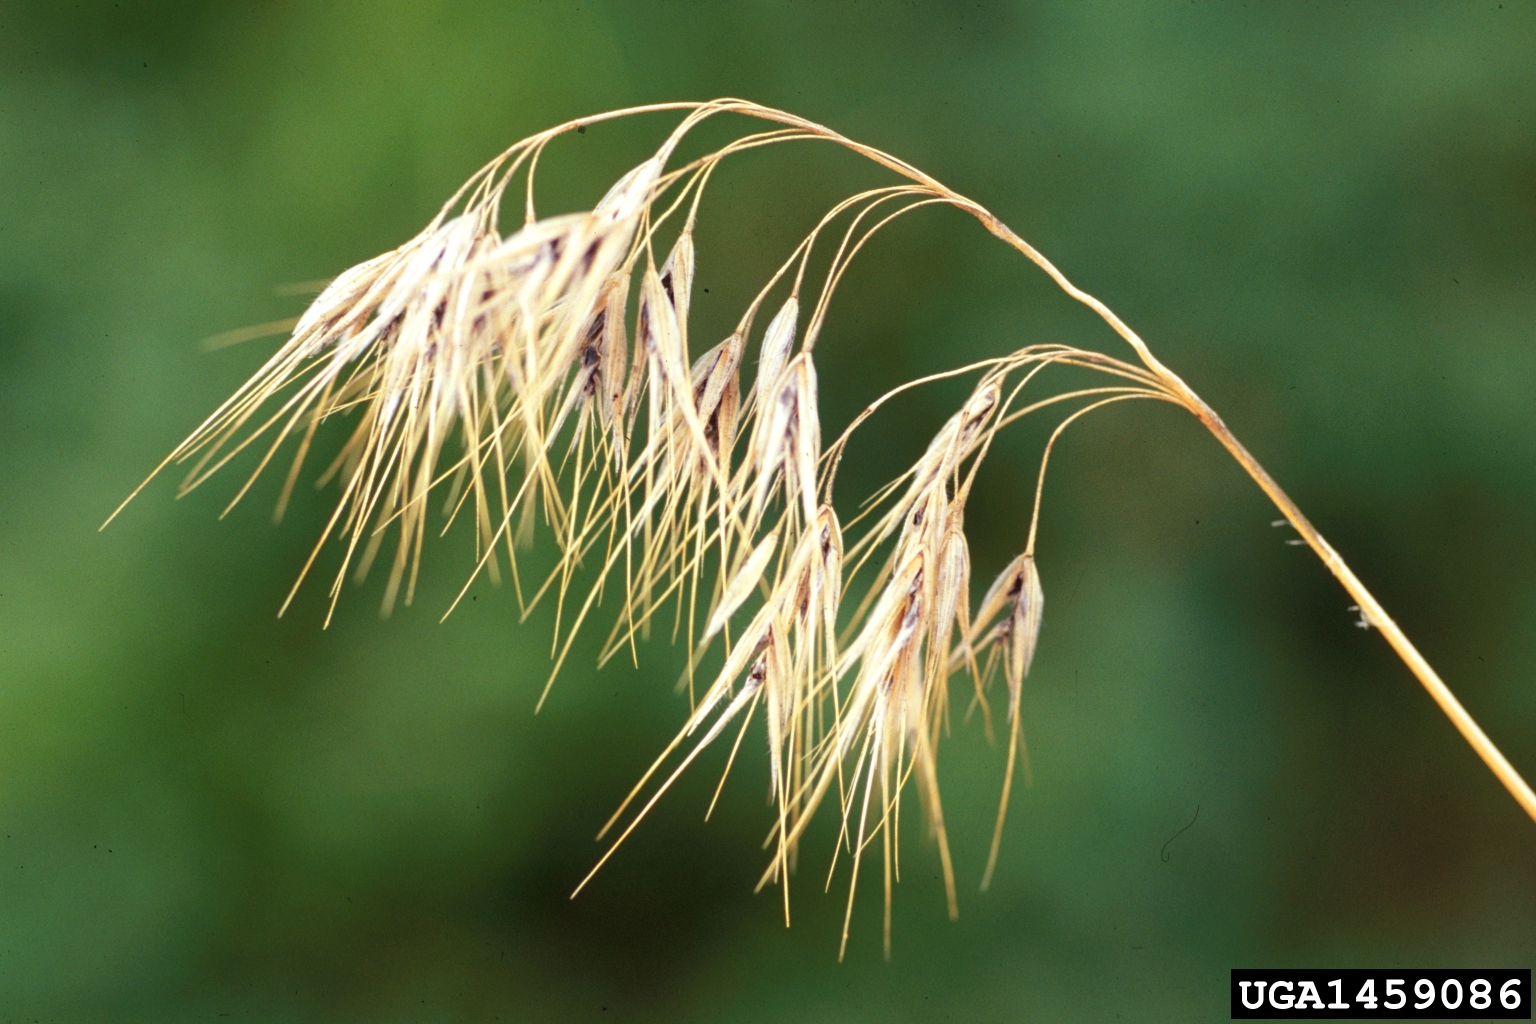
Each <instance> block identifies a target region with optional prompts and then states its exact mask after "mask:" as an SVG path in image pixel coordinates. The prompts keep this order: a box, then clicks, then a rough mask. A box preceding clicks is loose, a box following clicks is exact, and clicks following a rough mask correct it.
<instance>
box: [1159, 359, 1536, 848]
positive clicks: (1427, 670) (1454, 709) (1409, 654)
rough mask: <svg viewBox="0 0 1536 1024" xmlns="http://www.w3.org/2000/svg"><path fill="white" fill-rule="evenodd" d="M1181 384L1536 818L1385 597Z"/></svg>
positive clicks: (1535, 803)
mask: <svg viewBox="0 0 1536 1024" xmlns="http://www.w3.org/2000/svg"><path fill="white" fill-rule="evenodd" d="M1179 384H1180V385H1181V388H1180V391H1181V392H1182V396H1183V397H1184V398H1185V400H1186V405H1187V407H1188V408H1189V411H1190V412H1192V413H1194V414H1195V416H1196V417H1198V418H1199V420H1200V422H1201V423H1203V424H1205V426H1206V428H1207V429H1208V430H1210V432H1211V433H1212V434H1215V435H1216V439H1217V440H1218V441H1220V442H1221V443H1222V444H1223V445H1224V446H1225V447H1226V449H1227V451H1229V452H1231V453H1232V457H1233V458H1235V459H1236V460H1237V462H1238V465H1240V466H1242V467H1243V469H1244V470H1246V471H1247V473H1248V475H1249V476H1251V477H1253V480H1254V483H1256V484H1258V485H1259V487H1260V488H1261V489H1262V490H1263V491H1264V493H1265V494H1267V495H1269V500H1271V501H1273V502H1274V503H1275V507H1276V508H1278V509H1279V510H1280V511H1281V512H1282V513H1284V515H1285V518H1286V519H1287V520H1289V521H1290V523H1291V525H1292V526H1294V527H1295V528H1296V532H1297V533H1299V534H1301V536H1302V539H1303V540H1305V541H1306V542H1307V545H1308V546H1309V547H1310V548H1311V549H1312V550H1313V551H1315V552H1316V553H1317V557H1318V558H1321V559H1322V560H1323V564H1324V565H1326V566H1327V567H1328V569H1329V571H1330V572H1332V573H1333V574H1334V575H1335V576H1337V577H1338V579H1339V582H1340V583H1342V584H1344V589H1345V590H1347V591H1349V596H1350V597H1352V598H1354V599H1355V601H1356V602H1357V603H1358V604H1359V605H1360V614H1361V616H1362V618H1363V620H1364V621H1365V622H1366V623H1368V624H1369V625H1372V626H1375V627H1376V628H1377V629H1379V630H1380V631H1381V635H1382V636H1384V637H1386V640H1387V643H1389V644H1391V645H1392V649H1393V650H1394V651H1396V652H1397V656H1398V657H1400V658H1402V659H1403V663H1404V664H1405V665H1407V666H1408V669H1409V671H1411V672H1412V673H1413V674H1414V675H1415V676H1417V677H1418V679H1419V682H1421V683H1423V684H1424V689H1426V690H1428V691H1429V695H1430V696H1431V697H1433V698H1434V700H1435V703H1436V704H1438V705H1440V710H1441V711H1444V712H1445V715H1446V717H1447V718H1449V719H1450V720H1451V722H1452V724H1454V725H1455V726H1456V728H1457V730H1458V731H1460V733H1461V735H1462V737H1463V738H1464V739H1465V740H1466V741H1467V742H1468V743H1470V744H1471V745H1472V749H1473V750H1475V751H1477V756H1479V757H1481V758H1482V759H1483V763H1484V764H1486V765H1487V766H1488V768H1489V770H1490V771H1492V772H1493V774H1494V775H1495V776H1497V778H1498V780H1499V781H1500V782H1502V783H1503V784H1504V788H1505V789H1507V790H1509V795H1510V796H1512V797H1514V798H1515V800H1516V801H1517V802H1518V803H1519V804H1520V806H1521V807H1523V808H1524V809H1525V813H1526V814H1529V815H1530V816H1531V818H1532V819H1533V820H1536V794H1533V793H1532V792H1531V787H1530V786H1529V785H1527V784H1526V781H1525V779H1523V778H1521V777H1520V773H1519V772H1517V771H1516V770H1515V768H1514V766H1513V765H1511V764H1510V763H1509V761H1508V760H1507V759H1506V758H1505V757H1504V755H1503V754H1502V753H1500V751H1499V748H1498V747H1496V746H1494V744H1493V741H1492V740H1490V739H1489V738H1488V736H1487V734H1485V733H1484V732H1483V730H1482V729H1481V728H1480V727H1479V726H1478V724H1477V722H1476V721H1475V720H1474V719H1473V718H1472V716H1471V715H1469V714H1468V713H1467V709H1466V708H1464V707H1462V706H1461V702H1460V701H1459V700H1457V699H1456V695H1455V694H1453V693H1452V692H1451V690H1450V687H1448V686H1446V685H1445V683H1444V682H1443V681H1441V679H1440V677H1439V675H1437V674H1436V673H1435V670H1434V669H1433V668H1431V667H1430V665H1429V662H1427V661H1425V660H1424V656H1423V655H1422V654H1420V653H1419V652H1418V649H1417V648H1415V647H1414V646H1413V643H1412V642H1411V641H1410V640H1409V639H1408V637H1407V636H1405V635H1404V634H1403V631H1402V630H1401V629H1399V628H1398V625H1397V623H1396V622H1394V621H1392V618H1391V617H1390V616H1389V615H1387V613H1386V611H1384V610H1383V609H1382V607H1381V602H1379V601H1377V600H1376V598H1375V597H1374V596H1373V595H1372V594H1371V592H1370V591H1369V590H1367V589H1366V588H1365V584H1363V583H1361V582H1360V580H1359V578H1358V577H1356V576H1355V574H1354V573H1353V572H1352V571H1351V570H1350V568H1349V566H1348V565H1346V564H1345V563H1344V559H1343V558H1341V557H1340V556H1339V553H1338V552H1337V551H1335V550H1334V549H1333V546H1332V545H1331V544H1329V543H1328V542H1327V541H1326V540H1324V539H1323V535H1322V534H1320V533H1318V532H1317V528H1316V527H1314V526H1313V525H1312V524H1311V523H1310V522H1309V521H1308V520H1307V517H1306V516H1304V515H1302V513H1301V509H1299V508H1297V507H1296V503H1295V502H1294V501H1292V500H1291V499H1290V497H1289V496H1288V495H1287V494H1286V493H1285V492H1284V491H1283V490H1281V489H1280V485H1279V484H1277V483H1275V481H1274V478H1273V477H1271V476H1270V475H1269V473H1267V472H1266V471H1265V469H1264V467H1263V466H1261V465H1259V462H1258V460H1257V459H1255V458H1254V457H1253V456H1252V455H1251V454H1249V452H1248V449H1246V448H1244V447H1243V445H1242V442H1240V441H1239V440H1238V439H1237V438H1236V437H1234V436H1232V431H1230V430H1228V429H1227V425H1226V424H1225V423H1223V422H1221V417H1219V416H1217V415H1216V413H1215V411H1214V410H1212V409H1211V407H1210V406H1208V405H1206V404H1205V402H1203V401H1201V399H1200V398H1199V396H1197V395H1196V394H1195V393H1194V392H1193V391H1191V390H1190V389H1189V386H1188V385H1185V384H1184V383H1183V381H1179Z"/></svg>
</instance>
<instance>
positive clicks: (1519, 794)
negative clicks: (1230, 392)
mask: <svg viewBox="0 0 1536 1024" xmlns="http://www.w3.org/2000/svg"><path fill="white" fill-rule="evenodd" d="M957 205H961V206H962V207H964V208H965V209H967V210H969V211H970V212H971V213H972V214H974V215H975V216H976V217H977V219H979V220H980V221H981V222H982V224H983V225H985V226H986V228H987V230H988V231H990V232H992V234H994V235H996V236H997V237H998V238H1000V239H1002V240H1003V241H1005V242H1007V243H1008V244H1009V245H1011V246H1013V247H1014V248H1015V249H1017V250H1019V251H1020V252H1021V253H1023V254H1024V255H1025V256H1027V257H1028V258H1029V259H1030V261H1031V262H1033V263H1034V264H1035V265H1036V266H1038V267H1040V269H1041V270H1044V271H1045V272H1046V273H1047V274H1049V275H1050V276H1051V279H1052V280H1054V281H1055V282H1056V284H1057V285H1058V286H1060V288H1061V289H1062V290H1063V291H1065V292H1066V293H1067V294H1068V295H1070V296H1072V297H1073V298H1074V299H1076V300H1077V301H1079V302H1081V303H1082V304H1083V305H1085V306H1087V307H1089V308H1090V309H1092V310H1093V311H1094V312H1096V313H1098V314H1099V316H1100V317H1102V318H1103V319H1104V322H1105V323H1107V324H1109V326H1110V327H1112V328H1113V329H1114V331H1115V333H1116V334H1118V335H1120V337H1122V338H1124V339H1125V341H1126V343H1127V344H1129V345H1130V346H1131V347H1132V348H1133V349H1135V350H1136V354H1137V355H1138V356H1140V357H1141V361H1142V362H1143V363H1144V364H1145V365H1146V367H1147V369H1149V370H1151V371H1152V372H1153V373H1155V374H1156V375H1157V376H1158V377H1159V378H1160V379H1161V380H1162V381H1163V383H1164V385H1166V386H1167V387H1168V388H1169V390H1170V391H1171V392H1172V393H1173V394H1174V395H1175V396H1176V397H1178V398H1179V399H1180V400H1181V402H1182V404H1183V405H1184V407H1185V408H1187V409H1188V410H1189V411H1190V412H1192V413H1194V415H1195V417H1196V418H1198V419H1199V420H1200V422H1201V423H1203V424H1205V426H1206V428H1207V429H1208V430H1210V432H1211V433H1212V434H1215V435H1216V439H1217V440H1218V441H1220V442H1221V443H1222V445H1223V446H1224V447H1225V448H1226V449H1227V451H1229V452H1231V453H1232V457H1233V458H1235V459H1236V460H1237V462H1238V465H1240V466H1242V467H1243V469H1244V470H1245V471H1246V472H1247V473H1248V475H1249V476H1251V477H1252V478H1253V481H1254V483H1256V484H1258V485H1259V488H1260V489H1261V490H1263V492H1264V493H1265V494H1267V495H1269V500H1270V501H1273V502H1274V503H1275V507H1276V508H1278V509H1279V510H1280V511H1281V513H1282V514H1284V516H1285V518H1286V519H1287V520H1289V521H1290V524H1291V525H1292V526H1294V527H1295V528H1296V532H1298V533H1299V534H1301V536H1302V539H1304V540H1305V541H1306V542H1307V545H1308V546H1309V547H1310V548H1311V549H1312V550H1313V551H1315V552H1316V553H1317V557H1318V558H1321V559H1322V560H1323V564H1324V565H1326V566H1327V567H1328V569H1329V571H1330V572H1332V573H1333V574H1334V575H1335V576H1336V577H1338V580H1339V582H1340V583H1342V584H1344V589H1345V590H1347V591H1349V596H1351V597H1353V598H1354V599H1355V601H1356V603H1357V604H1359V606H1360V614H1361V615H1362V616H1363V617H1364V620H1365V621H1366V622H1367V623H1369V624H1370V625H1372V626H1375V627H1376V628H1377V629H1379V630H1381V635H1382V636H1384V637H1386V639H1387V643H1389V644H1391V645H1392V649H1393V650H1394V651H1396V652H1397V656H1398V657H1400V658H1402V659H1403V664H1405V665H1407V666H1408V669H1409V671H1411V672H1412V673H1413V674H1414V675H1415V676H1417V677H1418V680H1419V682H1421V683H1423V684H1424V689H1426V690H1428V691H1429V695H1430V696H1431V697H1433V698H1434V700H1435V703H1436V704H1438V705H1440V710H1441V711H1444V712H1445V715H1446V717H1447V718H1449V719H1450V720H1451V723H1452V724H1453V725H1455V726H1456V728H1457V730H1458V731H1459V732H1460V733H1461V735H1462V737H1463V738H1464V739H1465V740H1466V741H1467V742H1468V743H1470V744H1471V745H1472V749H1473V750H1475V751H1477V756H1479V757H1481V758H1482V759H1483V763H1484V764H1486V765H1487V766H1488V769H1489V770H1490V771H1492V772H1493V774H1494V775H1495V776H1496V777H1497V778H1498V780H1499V782H1501V783H1503V785H1504V788H1505V789H1507V790H1509V795H1510V796H1512V797H1514V798H1515V801H1516V802H1517V803H1518V804H1519V805H1520V806H1521V807H1522V808H1524V809H1525V813H1526V814H1528V815H1530V816H1531V819H1532V820H1533V821H1536V793H1532V792H1531V787H1530V786H1529V785H1527V784H1526V781H1525V779H1523V778H1521V777H1520V773H1519V772H1517V771H1515V768H1514V766H1513V765H1511V764H1510V763H1509V761H1508V759H1506V758H1505V757H1504V755H1503V754H1502V753H1501V752H1500V751H1499V748H1498V747H1496V746H1494V745H1493V741H1492V740H1490V739H1489V738H1488V736H1487V734H1486V733H1484V732H1483V730H1482V729H1481V728H1480V727H1479V726H1478V724H1477V722H1476V721H1475V720H1473V718H1472V716H1471V715H1469V714H1467V709H1466V708H1464V707H1462V706H1461V702H1460V701H1459V700H1457V699H1456V695H1455V694H1453V693H1451V690H1450V687H1448V686H1446V685H1445V683H1444V682H1443V681H1442V680H1441V679H1440V677H1439V676H1438V675H1437V674H1436V673H1435V670H1434V669H1433V668H1430V666H1429V662H1427V661H1425V660H1424V656H1423V655H1422V654H1420V653H1419V652H1418V649H1417V648H1415V647H1414V646H1413V644H1412V643H1411V642H1410V641H1409V640H1408V638H1407V637H1406V636H1404V635H1403V631H1402V630H1401V629H1399V628H1398V626H1397V623H1395V622H1393V621H1392V618H1391V617H1390V616H1389V615H1387V613H1386V611H1385V610H1384V609H1383V608H1382V607H1381V602H1380V601H1377V600H1376V598H1375V596H1373V595H1372V594H1371V592H1370V591H1369V590H1367V589H1365V584H1363V583H1361V582H1360V580H1359V578H1358V577H1356V576H1355V574H1354V573H1353V572H1352V571H1351V570H1350V568H1349V566H1348V565H1345V564H1344V559H1343V558H1341V557H1340V556H1339V553H1338V552H1337V551H1335V550H1334V549H1333V546H1332V545H1330V544H1329V543H1328V542H1327V541H1326V540H1324V539H1323V535H1322V534H1320V533H1318V532H1317V528H1316V527H1315V526H1313V525H1312V524H1311V523H1310V522H1309V521H1308V520H1307V517H1306V516H1304V515H1302V513H1301V509H1299V508H1297V507H1296V503H1295V502H1294V501H1292V500H1291V499H1290V496H1289V495H1287V494H1286V493H1285V492H1284V491H1283V490H1281V489H1280V485H1279V484H1277V483H1275V480H1274V477H1272V476H1270V475H1269V473H1268V472H1267V471H1266V470H1265V469H1264V467H1263V466H1261V465H1259V461H1258V460H1257V459H1255V458H1254V457H1253V456H1252V455H1251V454H1250V453H1249V452H1248V449H1246V448H1244V447H1243V445H1242V442H1240V441H1239V440H1238V439H1237V438H1236V437H1234V436H1233V434H1232V431H1230V430H1228V429H1227V425H1226V424H1225V423H1223V422H1221V417H1220V416H1217V415H1216V412H1215V410H1214V409H1212V408H1211V407H1210V406H1209V405H1206V404H1205V401H1204V400H1203V399H1201V398H1200V396H1199V395H1197V394H1195V392H1194V390H1193V389H1191V388H1190V386H1189V385H1188V384H1186V383H1184V381H1183V380H1182V379H1180V377H1179V375H1178V374H1176V373H1174V372H1173V371H1172V370H1170V369H1168V367H1166V366H1164V365H1163V364H1162V363H1161V362H1160V361H1159V360H1158V359H1157V357H1156V356H1154V355H1153V354H1152V352H1151V350H1150V349H1148V348H1147V343H1146V342H1144V341H1142V340H1141V338H1140V337H1138V336H1137V334H1136V332H1135V331H1133V330H1131V329H1130V327H1129V326H1127V324H1126V323H1125V321H1123V320H1121V319H1120V318H1119V317H1118V316H1116V315H1115V314H1114V313H1113V312H1112V311H1111V310H1110V309H1109V307H1108V306H1106V305H1104V303H1102V302H1100V301H1099V300H1098V299H1096V298H1094V297H1093V296H1092V295H1089V294H1088V293H1087V292H1085V291H1083V290H1082V289H1081V288H1079V287H1077V286H1076V285H1074V284H1073V283H1072V282H1071V281H1069V280H1067V276H1066V275H1065V274H1063V273H1062V272H1061V271H1060V270H1058V269H1057V268H1056V266H1055V265H1054V264H1053V263H1051V261H1050V260H1048V259H1046V258H1045V256H1044V255H1043V254H1041V253H1040V252H1039V250H1037V249H1035V247H1034V246H1032V245H1030V244H1029V243H1028V242H1026V241H1024V239H1022V238H1020V237H1019V236H1018V235H1017V234H1015V233H1014V231H1013V230H1012V229H1011V228H1009V227H1008V226H1007V225H1006V224H1004V223H1003V222H1002V221H1000V220H998V219H997V217H995V216H994V215H993V214H992V213H991V212H990V211H988V210H986V209H985V208H983V207H981V206H979V205H977V204H975V203H973V202H971V201H969V200H961V201H960V202H959V203H958V204H957Z"/></svg>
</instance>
